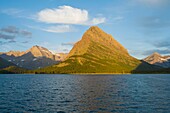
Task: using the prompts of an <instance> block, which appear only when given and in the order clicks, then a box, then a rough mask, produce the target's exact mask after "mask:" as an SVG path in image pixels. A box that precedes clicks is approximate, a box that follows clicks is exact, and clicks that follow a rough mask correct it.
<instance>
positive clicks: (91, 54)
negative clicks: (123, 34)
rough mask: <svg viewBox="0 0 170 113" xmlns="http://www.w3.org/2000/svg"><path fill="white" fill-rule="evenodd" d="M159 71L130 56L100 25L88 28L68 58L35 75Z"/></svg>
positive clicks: (37, 71) (40, 70)
mask: <svg viewBox="0 0 170 113" xmlns="http://www.w3.org/2000/svg"><path fill="white" fill-rule="evenodd" d="M157 69H160V67H157V66H152V65H150V64H148V63H146V62H144V61H140V60H137V59H136V58H134V57H132V56H130V55H129V53H128V51H127V50H126V49H125V48H124V47H123V46H122V45H121V44H120V43H119V42H117V41H116V40H115V39H114V38H113V37H112V36H111V35H109V34H107V33H105V32H104V31H103V30H101V29H100V28H99V27H97V26H93V27H91V28H89V29H88V30H87V31H86V32H85V33H84V35H83V36H82V39H81V40H80V41H78V42H77V43H76V44H75V45H74V47H73V48H72V50H71V51H70V53H69V54H68V56H67V58H66V59H65V60H64V61H63V62H61V63H59V64H57V65H53V66H49V67H47V68H43V69H39V70H36V73H132V72H133V73H137V72H148V71H154V70H157Z"/></svg>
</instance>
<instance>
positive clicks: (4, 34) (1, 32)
mask: <svg viewBox="0 0 170 113" xmlns="http://www.w3.org/2000/svg"><path fill="white" fill-rule="evenodd" d="M31 36H32V33H31V32H29V31H27V30H22V29H19V28H17V27H15V26H7V27H3V28H1V29H0V39H1V40H3V41H1V42H2V43H3V44H6V43H16V41H15V40H16V38H17V37H23V38H30V37H31Z"/></svg>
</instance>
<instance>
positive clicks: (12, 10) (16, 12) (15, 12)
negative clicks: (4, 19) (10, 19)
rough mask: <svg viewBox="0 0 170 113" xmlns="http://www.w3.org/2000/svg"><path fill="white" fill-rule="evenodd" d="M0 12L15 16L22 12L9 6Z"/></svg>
mask: <svg viewBox="0 0 170 113" xmlns="http://www.w3.org/2000/svg"><path fill="white" fill-rule="evenodd" d="M0 12H1V13H4V14H7V15H11V16H17V15H20V14H21V13H22V12H23V10H20V9H15V8H9V9H3V10H1V11H0Z"/></svg>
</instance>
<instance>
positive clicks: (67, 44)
mask: <svg viewBox="0 0 170 113" xmlns="http://www.w3.org/2000/svg"><path fill="white" fill-rule="evenodd" d="M74 44H75V42H67V43H62V44H61V45H63V46H74Z"/></svg>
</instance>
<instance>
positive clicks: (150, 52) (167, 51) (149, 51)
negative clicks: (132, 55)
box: [142, 49, 170, 56]
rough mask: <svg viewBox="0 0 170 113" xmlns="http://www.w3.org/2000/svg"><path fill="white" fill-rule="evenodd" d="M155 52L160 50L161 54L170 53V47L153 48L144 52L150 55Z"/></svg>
mask: <svg viewBox="0 0 170 113" xmlns="http://www.w3.org/2000/svg"><path fill="white" fill-rule="evenodd" d="M154 52H158V53H160V54H169V53H170V49H152V50H147V51H144V52H143V53H142V54H143V55H146V56H148V55H151V54H152V53H154Z"/></svg>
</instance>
